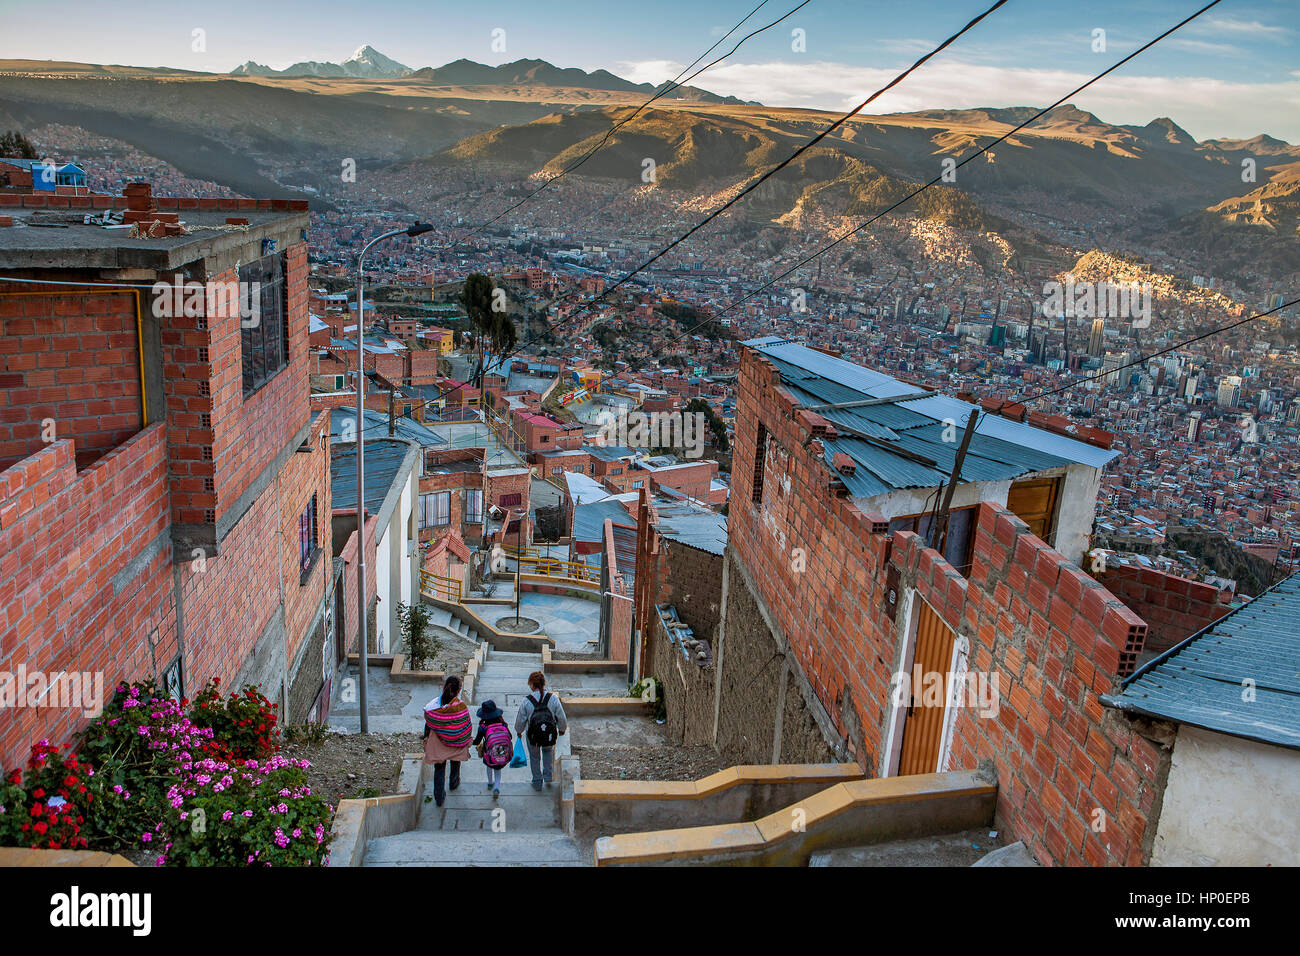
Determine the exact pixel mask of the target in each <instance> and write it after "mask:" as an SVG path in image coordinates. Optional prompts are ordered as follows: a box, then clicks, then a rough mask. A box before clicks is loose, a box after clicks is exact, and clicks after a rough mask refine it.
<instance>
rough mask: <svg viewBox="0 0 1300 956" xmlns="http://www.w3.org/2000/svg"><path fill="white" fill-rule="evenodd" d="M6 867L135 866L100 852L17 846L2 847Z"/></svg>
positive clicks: (0, 859) (0, 864) (0, 856)
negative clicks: (36, 848)
mask: <svg viewBox="0 0 1300 956" xmlns="http://www.w3.org/2000/svg"><path fill="white" fill-rule="evenodd" d="M4 866H90V867H96V866H135V864H134V863H132V862H131V861H130V860H128V859H127V858H126V857H124V856H119V855H118V854H116V853H102V852H100V851H98V850H29V849H23V848H22V847H16V846H4V847H0V867H4Z"/></svg>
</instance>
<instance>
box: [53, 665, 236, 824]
mask: <svg viewBox="0 0 1300 956" xmlns="http://www.w3.org/2000/svg"><path fill="white" fill-rule="evenodd" d="M185 703H186V702H185V701H184V700H181V701H177V700H174V699H172V698H170V697H167V696H166V695H165V694H162V693H161V692H160V691H159V689H158V686H157V685H156V684H155V683H154V682H153V681H148V680H146V681H140V682H138V683H135V684H130V685H127V684H119V685H118V687H117V689H116V691H115V693H114V694H113V699H112V700H111V701H109V703H108V704H107V705H106V706H105V708H104V712H103V713H102V714H101V715H100V716H99V717H98V718H97V719H96V720H95V721H94V722H93V723H91V724H90V726H88V727H87V728H86V729H85V730H83V731H82V732H81V734H80V736H79V746H78V750H79V752H80V754H81V757H82V759H83V760H86V761H88V762H89V763H90V764H91V765H92V766H94V767H96V768H98V770H97V772H96V774H95V776H94V778H93V781H94V783H93V784H92V788H91V789H92V793H93V794H94V796H95V797H96V800H95V802H94V803H93V804H92V805H91V809H90V812H89V813H88V814H87V819H88V820H89V822H90V833H91V834H92V835H91V837H90V840H91V842H92V844H93V845H94V846H95V847H96V848H103V849H116V848H118V847H120V846H122V845H127V846H131V845H134V843H135V840H136V837H137V836H138V835H139V833H140V831H141V830H143V829H145V828H147V827H149V826H152V825H153V824H154V823H155V822H157V820H158V819H159V817H160V816H161V814H162V812H163V810H164V808H165V806H166V804H165V803H164V802H163V799H162V798H163V795H164V793H165V791H166V789H167V787H168V785H169V784H170V783H171V782H172V779H173V778H174V776H175V774H176V768H177V765H178V763H180V762H181V761H189V760H192V759H195V758H199V757H203V756H220V755H223V754H224V753H225V752H226V750H227V748H226V747H225V746H224V745H223V744H222V743H221V742H220V741H219V740H217V739H216V736H215V734H214V732H213V730H212V729H211V728H210V727H200V726H198V725H196V724H195V723H194V722H193V721H192V720H190V718H189V717H187V716H186V715H185V711H184V707H185Z"/></svg>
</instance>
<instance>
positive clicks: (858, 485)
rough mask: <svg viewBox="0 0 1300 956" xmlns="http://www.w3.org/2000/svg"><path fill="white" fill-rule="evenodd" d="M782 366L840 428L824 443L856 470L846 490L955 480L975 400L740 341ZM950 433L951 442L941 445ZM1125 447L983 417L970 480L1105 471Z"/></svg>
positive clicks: (814, 408) (793, 350)
mask: <svg viewBox="0 0 1300 956" xmlns="http://www.w3.org/2000/svg"><path fill="white" fill-rule="evenodd" d="M743 344H745V345H747V346H749V347H750V348H752V349H754V350H755V351H756V352H758V353H759V354H761V355H762V356H763V357H764V358H766V359H767V360H768V361H770V362H771V363H772V364H773V365H775V366H776V368H777V370H778V371H779V372H780V374H781V384H782V385H783V386H784V387H785V388H786V390H787V391H789V392H790V394H791V395H793V396H794V398H795V400H796V401H798V402H799V403H800V405H802V406H803V408H804V409H805V410H807V411H811V412H815V413H816V414H817V415H819V416H820V417H821V418H824V419H826V421H827V422H829V423H830V424H831V425H832V426H833V427H834V429H835V431H836V432H837V433H838V434H836V435H834V436H830V435H828V436H827V437H825V438H823V439H822V446H823V449H824V454H825V460H826V464H827V465H828V466H831V467H832V469H834V465H833V459H834V457H835V455H836V454H837V453H841V454H845V455H847V456H848V457H849V458H850V459H852V460H853V463H854V465H855V466H856V467H855V468H854V470H853V473H852V474H846V473H843V472H840V473H839V477H840V480H842V481H843V482H844V484H845V486H846V487H847V488H848V489H849V493H850V494H852V495H853V496H854V497H858V498H871V497H874V496H876V495H879V494H884V493H886V492H889V491H894V490H896V489H900V488H937V487H939V486H941V485H944V484H946V483H947V482H948V480H949V478H950V477H951V475H952V470H953V466H954V464H955V462H956V457H957V450H958V447H959V444H960V443H959V442H958V441H954V440H951V438H952V434H953V432H952V431H951V429H953V428H954V427H955V429H956V434H957V435H958V436H959V435H961V433H962V431H963V430H964V429H965V426H966V422H967V420H968V419H969V417H970V414H971V412H973V411H978V410H979V409H978V407H977V406H975V405H972V404H971V403H969V402H964V401H961V400H960V399H956V398H952V397H950V396H947V395H942V394H939V393H938V392H932V391H929V390H927V389H923V388H919V387H918V386H915V385H909V384H907V383H906V382H900V381H899V380H898V379H895V378H892V377H890V376H888V375H885V374H883V373H881V372H876V371H873V370H871V369H867V368H863V367H862V366H859V365H854V364H853V363H851V362H846V361H844V360H843V359H839V358H835V357H833V356H830V355H827V354H825V353H824V352H819V351H817V350H816V349H810V348H808V347H807V346H804V345H799V344H797V343H795V342H791V341H790V340H788V339H782V338H777V337H775V336H765V337H763V338H757V339H750V340H748V341H746V342H745V343H743ZM945 430H947V431H948V433H949V440H948V441H944V432H945ZM1118 455H1119V452H1118V451H1110V450H1106V449H1102V448H1098V447H1096V446H1095V445H1090V444H1087V443H1086V442H1081V441H1076V440H1074V439H1073V438H1068V437H1066V436H1064V435H1060V434H1057V433H1055V432H1051V431H1047V430H1045V429H1042V428H1036V427H1035V426H1033V425H1028V424H1024V423H1021V422H1015V421H1011V420H1009V419H1007V418H1002V417H1000V416H998V415H995V414H983V413H981V415H980V418H979V420H978V422H977V424H976V426H975V434H974V435H972V436H971V443H970V447H969V448H968V450H967V452H966V459H965V461H964V462H963V464H962V469H961V475H960V479H961V480H963V481H1002V480H1007V479H1012V478H1019V477H1021V476H1023V475H1028V474H1033V473H1035V472H1040V471H1045V470H1047V469H1049V468H1057V467H1061V466H1064V465H1069V464H1083V465H1088V466H1090V467H1093V468H1100V467H1102V466H1103V465H1105V464H1106V463H1107V462H1110V461H1111V460H1113V459H1114V458H1116V457H1118Z"/></svg>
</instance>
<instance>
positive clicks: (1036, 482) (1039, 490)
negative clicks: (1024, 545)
mask: <svg viewBox="0 0 1300 956" xmlns="http://www.w3.org/2000/svg"><path fill="white" fill-rule="evenodd" d="M1060 490H1061V479H1060V478H1035V479H1032V480H1030V481H1015V482H1012V483H1011V490H1010V491H1009V492H1007V510H1008V511H1010V512H1011V513H1012V514H1014V515H1015V516H1016V517H1018V518H1019V519H1020V520H1021V521H1023V522H1024V523H1025V524H1027V525H1029V530H1030V531H1032V532H1033V533H1034V534H1035V535H1037V536H1038V537H1039V538H1040V539H1041V540H1043V541H1046V542H1048V543H1051V540H1052V534H1053V532H1055V531H1056V501H1057V498H1058V497H1059V495H1060Z"/></svg>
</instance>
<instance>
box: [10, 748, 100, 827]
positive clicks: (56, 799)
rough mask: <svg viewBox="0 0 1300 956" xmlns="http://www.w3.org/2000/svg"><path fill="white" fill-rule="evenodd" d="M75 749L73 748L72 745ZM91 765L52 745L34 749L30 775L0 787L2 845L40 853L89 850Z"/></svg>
mask: <svg viewBox="0 0 1300 956" xmlns="http://www.w3.org/2000/svg"><path fill="white" fill-rule="evenodd" d="M69 746H70V745H69ZM93 774H94V770H92V769H91V768H90V767H89V766H87V765H86V764H84V763H82V762H81V761H80V760H78V759H77V755H76V754H73V753H69V754H68V755H67V756H66V757H65V756H64V755H63V754H61V753H59V750H58V748H57V747H54V746H53V745H51V744H50V742H49V741H48V740H42V741H40V742H39V743H38V744H36V746H34V747H32V755H31V757H30V758H29V759H28V761H27V769H26V772H22V771H18V770H14V771H13V772H12V773H10V774H9V775H8V776H7V777H6V778H5V780H4V783H3V784H2V785H0V809H2V810H3V812H2V813H0V844H3V845H5V846H25V847H30V848H32V849H41V850H46V849H48V850H84V849H85V848H86V846H87V842H86V837H85V835H84V834H83V833H82V830H83V828H84V826H83V825H84V824H85V815H84V814H85V810H86V808H87V807H89V806H90V805H91V803H92V802H93V801H94V795H93V794H92V793H91V790H90V786H89V782H90V778H91V775H93Z"/></svg>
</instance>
